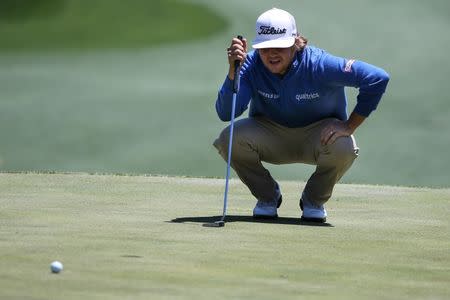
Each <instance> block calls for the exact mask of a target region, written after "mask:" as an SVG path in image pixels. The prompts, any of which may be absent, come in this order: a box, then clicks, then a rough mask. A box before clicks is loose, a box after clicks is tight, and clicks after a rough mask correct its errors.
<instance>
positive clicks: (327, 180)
mask: <svg viewBox="0 0 450 300" xmlns="http://www.w3.org/2000/svg"><path fill="white" fill-rule="evenodd" d="M333 120H335V119H324V120H321V121H319V122H317V123H313V124H311V125H308V126H305V127H301V128H288V127H284V126H281V125H279V124H277V123H275V122H273V121H271V120H269V119H267V118H264V117H253V118H246V119H241V120H238V121H236V123H235V124H234V132H233V149H232V150H231V166H232V167H233V169H234V170H235V172H236V173H237V175H238V176H239V178H240V179H241V180H242V182H243V183H244V184H245V185H247V187H248V188H249V189H250V191H251V193H252V194H253V196H255V197H256V198H257V199H258V200H261V201H272V200H273V199H275V197H276V195H277V191H276V185H277V183H276V182H275V180H274V179H273V178H272V176H271V175H270V173H269V171H268V170H267V169H265V168H264V166H263V165H262V163H261V162H262V161H264V162H268V163H272V164H291V163H305V164H312V165H316V166H317V167H316V170H315V172H314V173H313V174H312V176H311V177H310V178H309V180H308V182H307V183H306V186H305V190H304V191H303V195H304V197H307V199H309V200H310V201H312V202H313V203H315V204H316V205H322V204H324V203H325V202H327V201H328V199H329V198H330V197H331V194H332V192H333V188H334V185H335V184H336V183H337V182H338V180H339V179H340V178H341V177H342V176H343V175H344V173H345V172H346V171H347V170H348V169H349V168H350V166H351V165H352V163H353V161H354V160H355V158H356V157H357V156H358V148H357V146H356V144H355V140H354V138H353V136H350V137H340V138H338V139H337V140H336V141H335V142H334V143H333V144H331V145H326V146H323V145H322V144H321V142H320V133H321V131H322V129H323V128H324V127H325V126H326V125H327V124H328V123H329V122H333ZM229 134H230V128H229V126H228V127H227V128H225V129H224V130H223V131H222V133H221V134H220V136H219V137H218V138H217V139H216V140H215V142H214V146H215V147H216V148H217V149H218V150H219V153H220V155H221V156H222V157H223V158H224V159H225V161H226V160H227V159H228V142H229Z"/></svg>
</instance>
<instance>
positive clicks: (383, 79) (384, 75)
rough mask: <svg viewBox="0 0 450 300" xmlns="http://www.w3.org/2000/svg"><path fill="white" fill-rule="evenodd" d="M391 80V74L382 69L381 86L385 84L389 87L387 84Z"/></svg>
mask: <svg viewBox="0 0 450 300" xmlns="http://www.w3.org/2000/svg"><path fill="white" fill-rule="evenodd" d="M389 80H390V76H389V74H388V73H387V72H386V71H384V70H380V72H379V83H380V85H381V86H383V88H384V89H386V87H387V85H388V83H389Z"/></svg>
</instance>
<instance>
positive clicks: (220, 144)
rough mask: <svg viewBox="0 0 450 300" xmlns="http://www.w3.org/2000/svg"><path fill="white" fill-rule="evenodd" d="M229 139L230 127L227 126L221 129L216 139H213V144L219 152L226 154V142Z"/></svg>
mask: <svg viewBox="0 0 450 300" xmlns="http://www.w3.org/2000/svg"><path fill="white" fill-rule="evenodd" d="M229 139H230V129H229V127H227V128H225V129H224V130H222V132H221V133H220V134H219V136H218V137H217V139H216V140H215V141H214V143H213V145H214V147H216V149H217V150H218V151H219V154H220V155H222V156H226V155H227V153H228V142H229Z"/></svg>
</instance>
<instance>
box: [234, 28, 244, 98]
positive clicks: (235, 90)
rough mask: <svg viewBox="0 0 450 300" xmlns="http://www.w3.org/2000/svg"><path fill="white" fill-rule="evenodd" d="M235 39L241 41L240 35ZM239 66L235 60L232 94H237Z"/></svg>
mask: <svg viewBox="0 0 450 300" xmlns="http://www.w3.org/2000/svg"><path fill="white" fill-rule="evenodd" d="M237 38H238V39H240V40H241V41H242V35H238V36H237ZM239 65H240V61H239V60H235V61H234V80H233V92H234V93H237V92H238V90H239Z"/></svg>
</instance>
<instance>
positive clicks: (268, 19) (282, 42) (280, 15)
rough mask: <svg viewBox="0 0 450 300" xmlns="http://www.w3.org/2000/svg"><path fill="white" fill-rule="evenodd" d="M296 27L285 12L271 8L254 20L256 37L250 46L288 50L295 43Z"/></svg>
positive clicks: (293, 20) (291, 17)
mask: <svg viewBox="0 0 450 300" xmlns="http://www.w3.org/2000/svg"><path fill="white" fill-rule="evenodd" d="M296 36H297V26H296V25H295V19H294V17H293V16H292V15H291V14H290V13H288V12H287V11H285V10H282V9H278V8H272V9H270V10H268V11H266V12H264V13H263V14H262V15H260V16H259V17H258V19H257V20H256V37H255V39H254V40H253V43H252V46H253V48H255V49H261V48H289V47H291V46H292V45H294V43H295V37H296Z"/></svg>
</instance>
